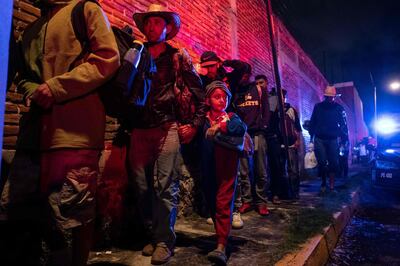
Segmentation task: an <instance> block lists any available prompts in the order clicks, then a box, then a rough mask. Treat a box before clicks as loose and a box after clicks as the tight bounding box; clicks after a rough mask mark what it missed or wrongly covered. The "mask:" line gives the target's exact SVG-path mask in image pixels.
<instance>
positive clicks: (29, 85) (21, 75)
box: [7, 36, 42, 100]
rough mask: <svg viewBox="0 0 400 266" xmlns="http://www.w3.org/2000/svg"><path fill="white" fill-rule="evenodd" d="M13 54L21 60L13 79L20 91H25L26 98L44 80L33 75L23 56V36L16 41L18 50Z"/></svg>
mask: <svg viewBox="0 0 400 266" xmlns="http://www.w3.org/2000/svg"><path fill="white" fill-rule="evenodd" d="M13 56H15V58H16V60H17V61H18V62H19V63H18V64H17V68H16V72H17V75H16V77H15V79H14V80H13V81H14V83H15V84H16V85H17V89H18V91H19V92H21V93H23V95H24V100H25V99H26V98H28V97H29V96H30V95H31V94H32V93H33V92H34V91H35V90H36V89H37V88H38V87H39V85H40V84H41V83H42V81H41V80H40V79H39V77H37V76H33V73H31V72H30V71H28V68H27V65H26V62H25V59H24V56H23V49H22V36H21V37H20V38H19V39H18V41H17V43H16V51H15V54H14V55H13ZM28 73H30V74H28ZM7 89H8V88H7Z"/></svg>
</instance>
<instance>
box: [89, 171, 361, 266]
mask: <svg viewBox="0 0 400 266" xmlns="http://www.w3.org/2000/svg"><path fill="white" fill-rule="evenodd" d="M361 171H363V169H362V168H354V169H351V171H350V173H349V176H350V178H349V179H351V177H352V176H355V175H357V174H358V173H360V172H361ZM364 171H365V170H364ZM349 179H347V180H344V179H338V180H337V182H336V187H337V189H338V190H339V193H340V194H341V195H344V194H345V195H350V193H351V191H350V190H352V189H351V188H349V187H348V186H347V183H348V181H349ZM319 188H320V180H315V179H314V180H307V181H304V182H302V183H301V192H300V200H299V201H297V202H289V201H287V202H285V201H283V203H282V204H280V205H273V204H270V205H269V208H270V215H268V216H267V217H261V216H259V215H258V214H257V213H256V212H254V211H251V212H249V213H246V214H244V215H242V218H243V221H244V228H243V229H241V230H232V231H231V239H230V251H231V252H230V253H231V254H229V260H228V265H274V264H275V263H276V262H278V261H279V260H280V259H282V258H283V257H284V255H285V254H286V253H287V252H288V251H295V248H294V246H288V245H290V243H291V241H290V237H292V235H291V232H293V222H295V223H294V224H296V219H299V218H298V215H299V213H303V212H307V211H309V210H311V211H313V210H314V209H317V208H318V206H320V205H321V202H322V201H324V199H322V198H321V197H320V196H318V193H319ZM335 197H336V196H335ZM338 197H339V196H338ZM325 201H326V200H325ZM340 206H341V205H340ZM330 213H331V215H333V214H334V211H332V212H330ZM331 215H329V216H331ZM336 215H338V214H336ZM311 217H312V216H311ZM312 219H314V218H311V220H312ZM315 219H316V220H317V219H318V218H317V217H315ZM300 221H301V220H300ZM300 223H301V222H300ZM291 226H292V227H291ZM298 226H302V224H299V225H298ZM175 229H176V232H177V243H176V248H175V255H174V257H173V258H172V259H171V261H170V262H169V263H168V264H166V265H185V266H189V265H210V263H209V262H208V260H207V258H206V254H207V253H208V252H209V251H211V250H212V249H213V248H214V245H215V240H214V238H213V235H214V228H213V226H212V225H208V224H207V223H206V221H205V219H204V218H201V217H198V216H192V217H185V218H181V219H179V220H178V221H177V224H176V226H175ZM314 235H315V234H314ZM307 237H310V236H307ZM288 239H289V241H288ZM292 242H293V241H292ZM304 242H306V241H304ZM314 242H315V240H314ZM288 243H289V244H288ZM314 244H315V243H314ZM88 264H89V265H127V266H128V265H140V266H142V265H151V264H150V258H149V257H143V256H142V255H141V250H137V251H133V250H122V249H116V248H115V249H112V250H110V251H108V252H105V251H104V252H92V253H91V255H90V260H89V263H88ZM282 265H284V264H282ZM291 265H295V264H291Z"/></svg>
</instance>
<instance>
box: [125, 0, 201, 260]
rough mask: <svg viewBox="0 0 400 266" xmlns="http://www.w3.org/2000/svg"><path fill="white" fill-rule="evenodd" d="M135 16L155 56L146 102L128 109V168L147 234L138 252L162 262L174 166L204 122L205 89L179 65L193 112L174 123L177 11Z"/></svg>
mask: <svg viewBox="0 0 400 266" xmlns="http://www.w3.org/2000/svg"><path fill="white" fill-rule="evenodd" d="M133 19H134V20H135V23H136V25H137V27H138V28H139V30H140V31H141V32H142V33H143V34H144V35H145V37H146V39H147V43H145V46H146V47H147V49H148V51H149V53H150V54H151V56H152V57H153V59H154V61H155V64H156V67H157V73H156V74H155V75H154V77H153V79H152V84H151V91H150V94H149V96H148V100H147V102H146V104H145V106H144V107H141V108H136V109H135V110H134V111H133V113H132V114H131V118H132V121H131V122H132V127H133V129H132V132H131V145H130V151H129V163H130V167H129V168H130V171H131V177H132V178H133V184H134V186H135V189H136V191H135V192H136V196H137V206H138V209H139V216H140V218H141V219H142V221H143V222H144V225H145V227H146V230H147V231H148V234H149V236H150V237H151V242H150V243H149V244H148V245H146V246H145V247H144V248H143V250H142V254H143V255H144V256H152V258H151V263H152V264H163V263H166V262H168V261H169V260H170V258H171V256H172V255H173V249H174V245H175V238H176V236H175V232H174V225H175V220H176V214H177V202H178V192H179V186H178V175H177V173H176V169H179V162H180V160H178V158H180V157H179V156H180V155H179V148H180V141H181V142H182V143H188V142H190V141H191V140H192V138H193V137H194V136H195V134H196V131H197V128H199V127H201V126H202V125H203V122H204V116H205V109H204V108H205V106H204V92H203V90H202V87H201V80H200V78H199V76H198V75H197V74H195V73H194V72H193V71H185V70H183V72H184V73H183V75H185V76H184V77H183V79H184V80H186V82H187V83H186V85H187V86H188V87H189V90H190V92H191V93H192V95H193V99H194V105H195V108H196V112H195V114H194V117H193V118H192V119H191V121H189V122H190V123H187V124H185V125H182V126H180V125H178V122H179V121H178V120H179V118H178V113H180V109H179V105H177V104H176V97H175V92H174V89H175V83H176V75H175V71H174V57H176V54H177V53H178V52H179V50H178V49H176V48H173V47H172V46H170V45H169V44H168V43H167V42H166V41H167V40H170V39H172V38H173V37H174V36H175V35H176V34H177V33H178V31H179V28H180V18H179V15H178V14H177V13H175V12H169V11H166V10H165V8H164V7H163V6H161V5H159V4H152V5H150V6H149V9H148V11H147V12H144V13H135V14H134V15H133Z"/></svg>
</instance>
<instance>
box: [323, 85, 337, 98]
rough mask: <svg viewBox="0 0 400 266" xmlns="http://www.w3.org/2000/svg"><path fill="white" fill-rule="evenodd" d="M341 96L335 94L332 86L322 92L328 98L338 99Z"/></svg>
mask: <svg viewBox="0 0 400 266" xmlns="http://www.w3.org/2000/svg"><path fill="white" fill-rule="evenodd" d="M340 95H341V94H337V93H336V88H335V87H334V86H327V87H326V89H325V91H324V96H328V97H339V96H340Z"/></svg>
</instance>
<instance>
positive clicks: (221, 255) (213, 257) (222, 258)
mask: <svg viewBox="0 0 400 266" xmlns="http://www.w3.org/2000/svg"><path fill="white" fill-rule="evenodd" d="M207 259H208V260H209V261H211V262H212V263H215V264H216V265H226V262H227V260H228V258H227V257H226V255H225V252H223V251H220V250H217V249H215V250H213V251H211V252H209V253H208V254H207Z"/></svg>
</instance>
